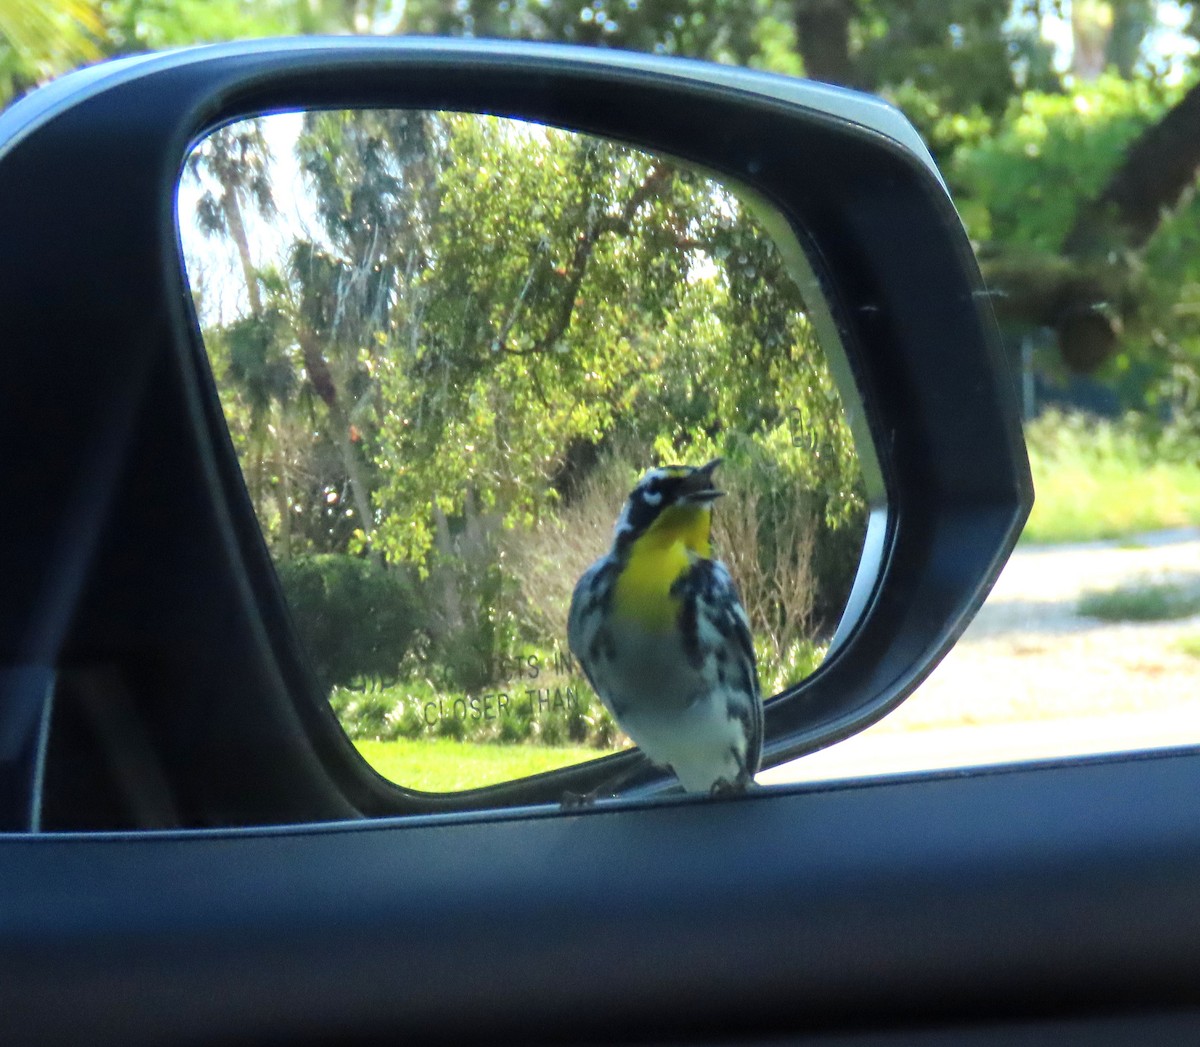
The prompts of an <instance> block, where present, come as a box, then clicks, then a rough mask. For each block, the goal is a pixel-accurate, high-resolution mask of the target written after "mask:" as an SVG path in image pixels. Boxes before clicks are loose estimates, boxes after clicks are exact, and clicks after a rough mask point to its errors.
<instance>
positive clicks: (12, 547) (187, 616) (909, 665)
mask: <svg viewBox="0 0 1200 1047" xmlns="http://www.w3.org/2000/svg"><path fill="white" fill-rule="evenodd" d="M325 107H341V108H346V107H349V108H359V107H421V108H437V109H449V110H463V111H472V112H486V113H491V114H496V115H501V116H512V117H520V118H523V119H526V120H533V121H537V122H542V123H546V124H550V125H554V126H559V127H563V128H568V129H572V130H578V131H582V132H587V133H592V134H596V135H601V136H604V137H607V138H612V139H618V140H621V141H624V142H628V143H630V144H632V145H635V146H639V147H642V148H646V149H653V150H658V151H660V152H664V153H668V154H671V155H673V156H675V157H678V158H680V159H682V160H684V161H686V162H690V163H693V164H695V165H697V166H700V167H703V168H704V169H706V170H708V171H710V172H713V173H714V174H715V175H716V176H718V177H722V178H725V179H727V180H728V181H729V182H730V183H731V184H736V185H738V186H739V187H742V188H743V189H745V190H746V191H747V192H749V193H752V194H754V195H755V196H757V197H759V198H761V199H762V200H764V201H765V202H767V203H768V204H769V205H771V207H773V208H774V209H776V210H777V211H778V213H779V214H780V215H781V216H782V218H783V219H784V220H785V221H786V222H787V224H788V225H789V226H790V228H791V231H792V232H793V233H794V235H795V236H796V237H797V238H799V240H800V241H801V243H802V244H803V246H804V248H805V253H806V254H807V256H808V258H809V259H810V261H811V263H812V267H813V274H814V278H815V279H816V280H817V281H818V282H819V284H820V288H821V291H822V294H823V296H824V298H825V299H827V300H828V301H829V303H830V311H829V312H830V315H829V317H828V321H827V322H829V323H831V324H832V325H833V326H834V327H835V329H836V336H837V338H836V340H837V342H838V343H839V344H840V345H842V346H843V347H844V359H841V360H839V361H837V364H838V367H839V368H840V370H841V371H842V374H841V376H840V377H841V379H842V386H843V388H842V392H843V396H844V398H846V399H847V402H848V403H849V404H850V405H851V407H852V409H854V410H855V411H856V414H857V419H858V421H857V427H858V431H857V432H856V436H857V437H858V440H859V445H860V447H859V450H860V457H861V458H862V462H863V468H864V473H865V476H866V483H867V494H868V499H869V503H870V508H871V522H870V525H869V528H868V534H867V548H866V550H865V555H864V559H863V562H862V565H861V567H860V570H859V575H858V578H857V581H856V583H855V586H854V590H853V593H852V596H851V600H850V605H849V606H848V608H847V609H846V612H845V615H844V617H843V620H842V623H841V626H840V628H839V630H838V632H837V635H836V637H835V640H834V644H833V647H832V649H831V652H830V655H829V657H828V659H827V660H826V662H825V664H824V665H822V667H821V668H820V669H819V670H818V671H817V672H816V673H814V674H813V675H812V676H811V677H809V678H808V679H806V680H805V681H803V682H802V683H801V684H799V685H797V686H796V687H794V688H793V689H791V690H790V691H788V692H785V693H784V694H783V695H781V696H780V697H779V698H778V699H776V700H775V701H773V702H771V703H769V704H768V706H767V709H766V747H765V761H764V762H765V764H774V763H779V762H781V761H783V760H785V759H788V758H791V757H795V756H799V755H802V754H804V753H806V752H810V751H813V750H815V749H818V748H821V747H823V746H826V745H829V744H831V743H833V742H836V741H837V740H839V739H841V738H844V737H846V736H848V735H850V734H852V733H854V732H856V731H858V730H861V729H862V728H863V727H865V726H867V725H869V724H870V723H872V722H874V721H875V720H877V719H878V718H880V717H881V716H883V715H885V714H886V713H887V712H888V711H889V710H890V709H892V708H894V707H895V706H896V705H897V704H898V703H899V702H901V701H902V700H903V699H904V698H905V697H906V696H907V695H908V694H910V693H911V692H912V690H913V689H914V688H915V687H916V686H917V685H918V684H919V683H920V681H921V680H922V679H923V678H924V677H925V676H926V675H927V674H928V673H929V672H930V671H931V669H932V668H933V667H934V665H936V663H937V661H938V660H939V659H940V658H941V657H942V656H943V655H944V654H945V652H946V651H947V650H948V649H949V648H950V646H951V645H952V644H953V643H954V641H955V640H956V639H957V637H958V636H959V635H960V633H961V632H962V630H963V629H964V628H965V627H966V625H967V623H968V622H969V621H970V619H971V617H972V615H973V614H974V613H975V611H976V610H977V609H978V607H979V605H980V604H981V603H982V601H983V599H984V598H985V596H986V594H987V592H988V591H989V589H990V587H991V585H992V583H993V582H994V581H995V578H996V576H997V574H998V572H999V570H1000V568H1001V566H1002V565H1003V563H1004V561H1005V559H1006V558H1007V556H1008V554H1009V552H1010V551H1011V550H1012V547H1013V545H1014V544H1015V542H1016V539H1017V536H1018V534H1019V532H1020V529H1021V527H1022V525H1023V523H1024V521H1025V518H1026V516H1027V515H1028V512H1029V509H1030V507H1031V505H1032V495H1033V492H1032V482H1031V479H1030V473H1029V465H1028V461H1027V458H1026V455H1025V451H1024V444H1023V440H1022V435H1021V427H1020V417H1019V409H1018V404H1017V399H1016V393H1015V389H1014V388H1013V383H1012V380H1011V377H1010V375H1009V369H1008V364H1007V362H1006V359H1005V356H1004V354H1003V352H1002V349H1001V346H1000V342H999V335H998V332H997V329H996V325H995V321H994V319H993V317H992V312H991V306H990V304H989V301H988V297H987V293H986V289H985V288H984V287H983V285H982V282H981V279H980V276H979V272H978V269H977V267H976V264H975V261H974V257H973V254H972V251H971V246H970V244H969V242H968V241H967V238H966V235H965V233H964V231H963V229H962V226H961V223H960V222H959V220H958V216H957V214H956V212H955V210H954V206H953V204H952V202H951V200H950V198H949V196H948V194H947V191H946V188H945V186H944V184H943V183H942V181H941V179H940V177H939V176H938V174H937V171H936V168H935V167H934V165H933V162H932V160H931V159H930V157H929V154H928V152H927V151H926V150H925V149H924V147H923V146H922V145H921V143H920V140H919V138H918V137H917V136H916V134H915V132H914V131H913V130H912V128H911V127H910V126H909V125H908V124H907V122H906V121H905V120H904V118H903V117H902V116H901V115H900V114H899V113H898V112H896V111H895V110H892V109H890V108H889V107H887V106H886V105H884V104H883V103H882V102H879V101H877V100H875V99H871V98H868V97H866V96H862V95H858V94H855V93H853V92H848V91H843V90H840V89H836V88H830V87H825V86H822V85H815V84H810V83H806V82H803V81H794V80H789V79H786V78H782V77H774V76H770V75H767V74H760V73H753V72H748V71H742V70H735V69H730V68H726V67H718V66H709V65H705V64H702V63H695V62H685V61H678V60H670V59H658V58H651V57H646V56H639V55H629V54H620V53H613V52H605V51H593V50H582V49H572V48H565V47H555V46H538V45H522V44H499V43H494V42H461V41H456V42H451V41H440V40H405V39H380V38H354V39H352V38H339V39H330V40H319V39H306V40H284V41H254V42H247V43H239V44H231V45H222V46H217V47H208V48H197V49H191V50H186V51H179V52H173V53H164V54H159V55H147V56H140V57H137V58H132V59H126V60H123V61H119V62H114V63H110V64H108V65H103V66H98V67H95V68H93V69H88V70H84V71H82V72H80V73H77V74H73V75H71V76H68V77H64V78H63V79H62V80H60V81H58V82H56V83H54V84H52V85H51V86H50V87H48V88H45V89H43V90H42V91H39V92H37V93H36V94H34V95H32V96H30V97H29V98H27V99H26V100H24V101H23V102H21V103H19V104H18V105H16V106H14V107H13V108H12V109H11V110H10V111H8V112H7V113H5V114H3V115H2V116H0V228H3V229H5V230H6V237H5V241H6V248H7V249H6V250H5V251H4V252H0V315H3V316H5V318H6V326H7V335H6V338H5V345H4V349H3V351H2V352H0V388H2V389H4V390H6V391H7V395H8V396H10V397H19V398H20V399H21V400H22V401H23V402H24V403H26V404H38V405H41V407H40V408H38V409H37V410H34V411H29V410H26V411H21V412H0V446H3V447H4V448H6V454H5V457H4V459H3V461H0V486H2V487H3V489H4V490H6V491H8V492H10V493H12V492H17V493H18V496H19V498H20V507H19V509H13V510H11V511H10V512H8V513H6V514H5V515H4V517H3V519H2V520H0V577H3V578H4V579H5V580H6V593H7V599H6V600H5V601H4V602H3V604H2V605H0V659H2V663H3V665H4V666H5V667H7V670H8V671H6V672H5V673H3V674H0V689H3V688H8V686H9V684H10V683H11V685H12V688H17V686H18V682H20V681H24V682H21V683H20V686H21V688H22V690H21V696H27V694H26V692H28V691H29V688H28V686H27V683H28V680H29V679H31V678H34V677H36V679H38V680H43V681H44V680H45V679H57V680H58V681H59V682H60V686H59V687H58V688H54V687H44V688H42V690H41V691H38V693H39V694H40V693H43V692H44V693H45V695H46V696H47V697H46V698H45V701H44V707H43V709H42V711H41V714H40V716H39V715H31V714H29V702H28V701H24V700H22V701H15V700H14V701H10V700H9V699H10V695H9V694H8V693H7V691H2V692H0V739H3V738H5V737H7V736H11V737H13V738H14V739H15V741H14V744H13V745H11V746H8V749H9V752H6V751H3V750H0V761H2V760H5V759H8V762H9V766H8V767H7V768H3V767H0V770H4V771H5V773H4V774H3V775H0V787H3V788H4V790H5V791H4V792H3V793H2V794H0V827H2V828H9V829H22V828H29V827H36V826H37V824H38V823H39V821H40V822H42V823H46V824H53V823H54V821H55V811H56V810H64V809H65V808H66V807H67V805H68V801H70V803H75V804H78V798H79V796H80V795H83V794H85V793H87V792H88V791H89V790H91V789H93V788H94V782H95V781H98V780H101V779H106V778H107V774H108V773H109V772H111V774H112V777H113V778H114V779H116V780H118V781H123V782H124V783H125V785H124V787H123V788H124V789H125V790H126V793H127V794H128V795H125V796H123V797H120V796H117V797H111V798H105V797H104V796H103V795H100V794H101V793H103V790H99V791H97V793H96V799H95V804H96V809H97V812H98V813H97V815H96V819H97V824H101V825H104V826H105V827H113V825H114V819H115V824H116V825H117V826H118V827H120V826H122V825H127V826H128V827H129V828H145V827H149V826H153V825H157V824H163V825H180V826H185V827H192V826H198V825H214V824H222V825H253V824H263V823H286V822H311V821H320V820H334V819H343V818H353V817H358V816H363V815H367V816H379V815H400V814H426V813H436V812H439V811H455V810H470V809H489V808H496V807H514V806H527V805H531V804H540V803H552V802H557V800H558V798H559V797H560V796H561V795H562V794H563V792H564V791H565V790H574V791H580V792H583V791H586V790H588V789H589V788H591V787H594V786H595V785H596V784H597V783H599V782H600V781H603V780H604V779H606V778H608V777H610V776H611V775H612V774H613V772H614V769H619V768H620V766H621V765H622V764H623V763H627V762H630V761H632V760H634V759H636V757H635V756H633V755H632V754H619V755H617V756H613V757H609V758H608V759H606V760H602V761H595V762H593V763H589V764H584V765H581V766H578V767H574V768H568V769H566V770H562V771H556V772H551V773H549V774H544V775H539V776H536V777H533V778H528V779H523V780H520V781H517V782H513V783H509V784H507V785H503V786H496V787H492V788H488V789H481V790H476V791H474V792H469V793H464V794H456V795H454V796H435V795H428V794H422V793H415V792H411V791H408V790H405V789H403V788H400V787H398V786H395V785H393V784H391V783H389V782H386V781H384V780H383V779H382V778H380V777H379V776H378V775H376V774H375V773H374V772H373V771H371V770H370V769H369V768H367V767H366V765H365V764H363V763H362V761H361V760H360V759H359V758H358V756H357V754H356V753H355V751H354V749H353V747H352V746H351V744H350V742H349V741H348V740H347V738H346V737H345V735H344V734H343V733H342V731H341V730H340V728H339V727H338V724H337V722H336V720H335V718H334V717H333V715H332V713H331V712H330V710H329V708H328V705H327V703H326V702H325V700H324V697H323V696H322V694H321V693H320V691H319V689H318V688H317V686H316V683H315V681H314V679H313V677H312V674H311V672H310V670H309V668H308V666H307V664H306V662H305V659H304V656H303V653H302V652H301V650H300V649H299V647H298V645H297V643H296V641H295V638H294V635H293V632H292V630H291V627H290V622H289V618H288V612H287V609H286V607H285V605H284V603H283V599H282V596H281V593H280V589H279V586H278V583H277V581H276V578H275V573H274V568H273V566H272V564H271V560H270V556H269V554H268V551H267V549H266V547H265V545H264V543H263V539H262V535H261V533H260V530H259V528H258V525H257V523H256V521H255V518H254V514H253V511H252V508H251V505H250V503H249V500H248V497H247V494H246V490H245V487H244V484H243V481H242V479H241V474H240V471H239V468H238V463H237V460H236V456H235V454H234V450H233V447H232V445H231V443H230V440H229V435H228V432H227V429H226V426H225V423H224V419H223V417H222V414H221V408H220V404H219V402H218V400H217V396H216V392H215V388H214V385H213V381H212V376H211V374H210V372H209V368H208V362H207V357H206V354H205V351H204V347H203V345H202V344H201V341H200V337H199V331H198V327H197V322H196V318H195V315H194V312H193V308H192V304H191V297H190V294H189V290H188V287H187V284H186V279H185V275H184V270H183V266H182V263H181V259H180V246H179V233H178V228H177V220H176V213H175V192H176V187H177V184H178V179H179V172H180V165H181V164H182V162H183V158H184V157H185V156H186V154H187V152H188V149H189V147H190V146H191V145H192V144H193V143H195V142H196V140H197V139H198V138H200V137H202V136H203V135H204V134H206V133H208V132H210V131H211V130H213V129H214V128H216V127H218V126H220V125H222V124H224V123H227V122H229V121H232V120H235V119H239V118H243V117H247V116H252V115H255V114H260V113H265V112H279V111H286V110H294V109H312V108H325ZM94 665H104V666H116V667H118V668H119V670H120V672H121V674H122V675H123V677H124V679H125V681H126V685H125V686H124V687H123V688H121V689H115V690H112V691H110V692H105V695H104V696H102V697H100V698H96V697H95V696H94V694H95V692H94V688H93V689H91V690H89V687H88V686H85V685H77V684H74V683H72V674H73V673H80V672H83V671H85V670H86V669H87V667H89V666H94ZM31 673H32V674H33V677H31V676H30V674H31ZM14 681H17V682H14ZM39 686H40V685H39ZM73 688H74V689H73ZM64 689H65V693H77V694H87V693H90V694H93V697H92V698H86V697H85V698H77V699H76V700H74V701H73V702H72V703H70V704H68V705H66V706H64V707H63V708H62V709H60V710H58V711H54V710H53V709H52V708H51V706H52V704H53V701H52V699H51V697H50V696H51V695H53V694H55V692H56V690H57V691H58V692H59V693H60V695H61V693H64ZM14 694H15V691H14ZM18 713H19V716H18ZM49 718H53V720H52V721H49ZM10 720H11V723H10V722H9V721H10ZM47 722H53V724H54V727H53V729H51V730H47ZM114 723H115V724H118V725H119V726H118V727H117V728H115V730H116V731H117V735H116V736H114V735H113V733H112V730H110V729H109V728H110V727H111V725H112V724H114ZM104 725H109V726H108V727H106V726H104ZM60 728H61V729H60ZM89 739H90V740H91V741H92V742H94V743H95V744H94V745H93V746H92V748H93V749H94V750H95V751H96V755H95V757H94V761H95V762H94V764H89V763H88V761H87V760H82V761H81V760H80V759H79V758H78V753H79V752H80V751H81V749H84V748H87V746H88V740H89ZM10 753H11V754H13V755H12V756H11V759H9V755H10ZM122 753H124V755H122ZM130 754H134V755H130ZM102 765H107V766H108V772H106V771H105V770H104V766H102ZM10 771H11V773H9V772H10ZM9 783H11V784H9ZM632 783H633V785H634V786H636V787H638V788H639V790H640V792H641V793H642V794H646V795H650V794H653V793H655V792H656V791H660V790H661V789H663V788H665V787H667V786H668V785H669V784H670V782H669V780H668V779H667V778H666V777H664V776H663V775H662V774H661V773H660V772H658V771H657V770H655V769H653V768H649V767H646V768H645V769H643V770H642V771H640V772H639V773H638V774H637V775H636V776H635V777H634V778H633V779H632ZM117 791H120V789H118V790H117ZM166 795H169V796H170V800H169V801H167V800H166V799H164V798H163V797H165V796H166ZM131 797H133V799H131ZM155 797H157V798H158V799H157V800H156V799H155ZM106 811H107V812H109V814H106V813H105V812H106ZM114 811H120V812H123V813H122V814H121V815H120V817H119V818H118V817H117V816H116V815H112V814H111V812H114Z"/></svg>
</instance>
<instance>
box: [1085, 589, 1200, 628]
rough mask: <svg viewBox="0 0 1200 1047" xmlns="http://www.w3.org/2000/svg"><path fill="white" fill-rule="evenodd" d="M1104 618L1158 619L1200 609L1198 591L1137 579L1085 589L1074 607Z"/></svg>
mask: <svg viewBox="0 0 1200 1047" xmlns="http://www.w3.org/2000/svg"><path fill="white" fill-rule="evenodd" d="M1076 609H1077V610H1078V612H1079V613H1080V614H1081V615H1084V616H1085V617H1088V618H1100V619H1102V620H1103V621H1106V622H1159V621H1168V620H1170V619H1173V618H1187V617H1188V616H1189V615H1193V614H1197V613H1200V592H1198V591H1197V590H1195V589H1185V588H1183V587H1182V586H1178V585H1168V584H1158V585H1155V584H1149V583H1145V582H1143V583H1138V584H1134V585H1123V586H1119V587H1118V588H1116V589H1110V590H1107V591H1105V592H1092V593H1085V594H1084V595H1083V596H1082V597H1080V600H1079V604H1078V606H1077V608H1076Z"/></svg>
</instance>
